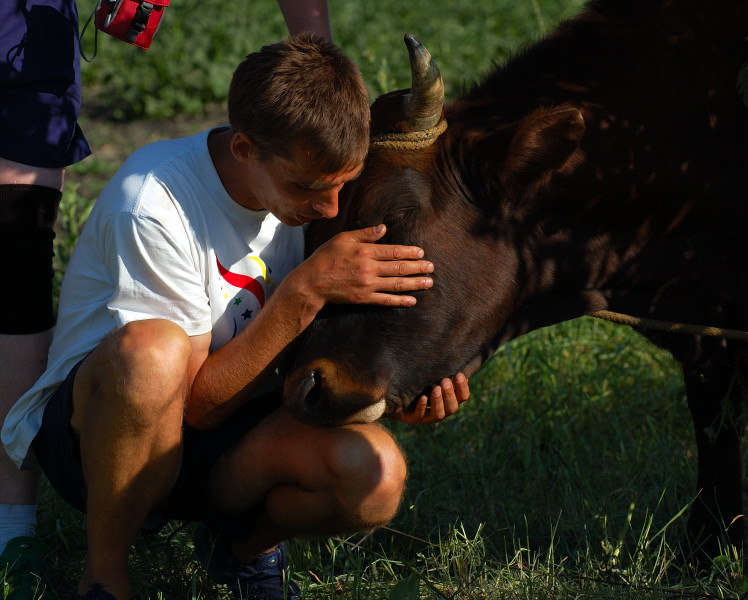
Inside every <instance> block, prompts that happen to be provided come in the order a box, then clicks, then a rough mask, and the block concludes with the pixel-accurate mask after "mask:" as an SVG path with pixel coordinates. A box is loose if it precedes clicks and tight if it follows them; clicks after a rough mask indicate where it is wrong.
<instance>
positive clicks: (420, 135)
mask: <svg viewBox="0 0 748 600" xmlns="http://www.w3.org/2000/svg"><path fill="white" fill-rule="evenodd" d="M446 130H447V120H446V119H442V120H441V121H439V122H438V123H437V124H436V126H435V127H431V128H430V129H424V130H422V131H409V132H407V133H380V134H378V135H375V136H373V137H372V138H371V141H370V142H369V144H370V146H371V147H372V148H388V149H391V150H421V149H423V148H428V147H429V146H430V145H431V144H433V143H434V142H435V141H436V138H438V137H439V136H440V135H441V134H442V133H444V132H445V131H446Z"/></svg>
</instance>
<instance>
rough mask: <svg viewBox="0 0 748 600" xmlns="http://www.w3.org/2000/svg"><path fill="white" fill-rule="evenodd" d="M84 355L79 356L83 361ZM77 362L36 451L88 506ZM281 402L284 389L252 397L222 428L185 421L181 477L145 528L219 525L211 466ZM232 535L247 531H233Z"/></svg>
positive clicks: (77, 502)
mask: <svg viewBox="0 0 748 600" xmlns="http://www.w3.org/2000/svg"><path fill="white" fill-rule="evenodd" d="M82 362H83V361H81V363H82ZM81 363H78V364H77V365H76V366H75V367H74V368H73V369H72V370H71V371H70V374H69V375H68V377H67V379H65V381H63V382H62V384H61V385H60V387H59V388H58V389H57V391H56V392H55V393H54V395H53V396H52V397H51V398H50V400H49V403H48V404H47V406H46V409H45V411H44V417H43V419H42V425H41V428H40V430H39V433H38V434H37V435H36V438H34V443H33V447H34V452H35V453H36V457H37V459H38V461H39V464H40V465H41V467H42V469H43V470H44V473H45V475H46V476H47V479H49V482H50V483H51V484H52V487H54V489H55V490H56V491H57V493H58V494H60V496H62V498H63V499H64V500H65V501H66V502H68V503H69V504H70V505H72V506H74V507H75V508H77V509H78V510H80V511H81V512H86V483H85V479H84V477H83V465H82V463H81V454H80V446H79V444H78V436H77V435H76V434H75V432H74V431H73V429H72V427H71V426H70V417H71V416H72V412H73V381H74V380H75V375H76V373H77V372H78V368H79V367H80V365H81ZM280 405H281V395H280V391H278V392H277V393H274V394H270V395H268V396H266V397H263V398H256V399H253V401H252V403H251V409H250V406H249V405H246V406H244V407H242V408H240V409H239V410H237V411H236V412H235V413H234V414H233V415H231V417H229V418H228V419H227V420H226V421H225V422H224V423H223V424H222V425H221V426H220V427H219V428H218V429H212V430H206V431H199V430H196V429H192V428H190V427H187V426H185V427H184V432H183V454H182V466H181V469H180V472H179V478H178V481H177V484H176V485H175V487H174V489H173V490H172V493H171V494H170V496H169V498H168V499H167V500H166V502H165V503H164V505H163V506H162V507H160V509H159V510H158V511H157V512H155V513H154V514H153V515H151V517H150V518H149V519H148V521H147V524H146V528H148V529H151V528H154V527H155V528H157V527H156V525H158V526H161V525H163V524H165V523H166V521H168V520H169V519H179V520H183V521H206V522H208V523H211V524H213V525H214V526H215V527H216V528H219V529H223V527H222V526H221V524H222V523H224V522H225V520H224V519H223V518H222V517H220V516H219V515H216V514H215V511H214V510H213V507H212V504H211V501H210V498H209V486H208V482H209V480H210V472H211V470H212V469H213V466H214V465H215V463H216V461H217V460H218V458H219V457H220V456H221V455H222V454H224V453H225V452H226V451H228V450H229V449H231V448H232V447H233V446H234V445H235V444H237V443H238V442H239V441H240V440H241V439H242V438H243V437H244V435H245V434H246V433H247V431H249V430H250V429H252V428H253V427H254V426H255V425H257V424H258V423H259V422H260V421H262V420H263V419H264V418H265V417H267V416H268V415H269V414H270V413H271V412H273V411H274V410H276V409H277V408H279V407H280ZM231 533H233V535H230V536H229V537H233V538H234V539H241V537H244V536H243V535H241V534H240V533H239V532H238V531H233V532H231Z"/></svg>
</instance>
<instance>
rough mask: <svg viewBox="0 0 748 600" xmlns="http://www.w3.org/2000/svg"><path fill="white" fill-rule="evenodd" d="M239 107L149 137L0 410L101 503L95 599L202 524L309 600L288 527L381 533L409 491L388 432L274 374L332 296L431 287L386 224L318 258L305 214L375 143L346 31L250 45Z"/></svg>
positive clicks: (205, 550)
mask: <svg viewBox="0 0 748 600" xmlns="http://www.w3.org/2000/svg"><path fill="white" fill-rule="evenodd" d="M228 108H229V123H230V125H229V126H224V127H217V128H214V129H211V130H209V131H204V132H202V133H199V134H197V135H194V136H192V137H187V138H183V139H177V140H169V141H163V142H157V143H154V144H151V145H148V146H146V147H145V148H142V149H140V150H138V151H137V152H135V153H134V154H133V155H132V156H131V157H130V158H129V159H128V160H127V161H126V162H125V163H124V165H123V166H122V168H121V169H120V170H119V171H118V173H117V174H116V175H115V176H114V178H113V179H112V181H111V182H110V183H109V184H108V186H107V187H106V188H105V190H104V191H103V192H102V194H101V197H100V198H99V199H98V201H97V203H96V205H95V207H94V209H93V211H92V213H91V216H90V217H89V219H88V222H87V223H86V226H85V228H84V230H83V233H82V235H81V237H80V240H79V242H78V244H77V246H76V248H75V251H74V253H73V257H72V259H71V261H70V265H69V268H68V270H67V274H66V276H65V280H64V283H63V289H62V293H61V300H60V310H59V316H58V325H57V330H56V332H55V337H54V341H53V344H52V348H51V350H50V356H49V366H48V368H47V371H46V372H45V373H44V375H43V376H42V377H41V379H40V380H39V381H38V382H37V383H36V385H35V386H34V387H33V388H32V389H31V390H30V391H29V392H28V393H27V394H26V395H25V396H24V397H23V398H21V400H20V401H19V402H18V403H17V404H16V406H15V407H14V408H13V410H12V411H11V413H10V415H9V416H8V418H7V419H6V421H5V424H4V428H3V432H2V439H3V442H4V444H5V446H6V449H7V451H8V453H9V455H10V456H11V457H12V458H13V459H14V461H15V462H16V463H17V464H18V465H19V466H20V467H23V466H29V465H31V464H34V462H35V461H38V463H39V464H40V465H41V466H42V467H43V469H44V470H45V472H46V474H47V476H48V478H49V480H50V481H51V482H52V484H53V486H54V487H55V489H56V490H57V491H58V492H59V493H60V494H61V496H62V497H64V498H65V499H66V500H67V501H68V502H69V503H70V504H72V505H73V506H75V507H76V508H78V509H80V510H82V511H85V512H86V513H87V520H86V527H87V539H88V552H87V562H86V568H85V570H84V573H83V575H82V578H81V580H80V584H79V587H78V593H79V594H80V595H81V597H83V598H87V599H89V600H91V599H94V598H103V599H110V598H118V599H119V600H126V599H127V598H129V596H130V583H129V579H128V573H127V559H128V553H129V551H130V549H131V546H132V544H133V541H134V539H135V537H136V535H137V533H138V531H139V530H140V529H141V528H157V527H159V526H160V525H161V524H163V523H164V522H165V521H166V520H168V519H170V518H177V519H182V520H190V521H196V522H198V523H199V525H198V527H197V528H196V540H195V541H196V548H197V552H198V555H199V556H200V557H201V558H202V559H203V560H204V561H205V562H206V566H207V567H208V572H209V573H210V574H211V575H212V576H213V577H214V578H215V579H216V580H217V581H219V582H223V583H227V584H229V586H230V587H231V588H232V590H233V591H234V593H235V595H236V596H237V597H242V598H282V597H287V596H290V597H295V596H296V595H297V594H298V587H297V586H296V585H295V584H294V583H293V582H290V581H288V579H287V572H288V569H287V567H286V561H285V554H284V550H283V544H282V541H283V540H284V539H288V538H289V537H291V536H298V535H331V534H337V533H345V532H353V531H357V530H361V529H365V528H369V527H372V526H376V525H378V524H381V523H384V522H386V521H388V520H389V519H391V518H392V517H393V515H394V514H395V512H396V510H397V508H398V504H399V502H400V498H401V494H402V490H403V485H404V481H405V476H406V469H405V461H404V458H403V456H402V454H401V451H400V450H399V448H398V446H397V444H396V442H395V441H394V440H393V439H392V437H391V436H390V435H389V434H388V433H387V432H386V431H385V430H384V429H383V428H381V427H380V426H379V425H377V424H368V425H357V426H346V427H339V428H325V429H320V428H314V427H310V426H307V425H303V424H301V423H299V422H297V421H295V420H294V419H293V418H292V417H290V415H289V414H288V413H287V412H286V411H285V410H284V409H283V408H281V406H280V391H279V382H278V381H276V375H275V368H276V366H277V364H278V362H279V360H280V358H281V356H282V354H283V352H284V350H285V349H286V348H287V347H288V346H289V344H290V343H291V342H292V341H293V340H294V339H295V338H296V337H297V336H298V335H299V333H300V332H301V331H302V330H303V329H304V328H305V327H306V326H307V325H308V324H309V323H310V322H311V321H312V319H313V318H314V317H315V315H316V314H317V313H318V312H319V311H320V309H322V307H323V306H325V305H326V304H327V303H351V302H362V303H372V304H388V305H391V306H399V307H403V306H411V305H413V304H414V303H415V298H414V297H413V296H410V295H408V294H407V292H409V291H415V290H423V289H427V288H429V287H430V286H431V285H432V280H431V276H430V274H431V272H432V270H433V265H432V264H431V263H429V262H428V261H427V260H425V259H424V257H423V251H422V250H421V249H419V248H415V247H405V246H387V245H382V244H375V243H373V242H376V241H377V240H378V239H380V238H381V237H382V235H383V234H384V227H376V228H368V229H362V230H359V231H351V232H345V233H342V234H340V235H338V236H336V237H335V238H333V239H332V240H330V241H329V242H328V243H327V244H326V245H324V246H323V247H321V248H320V249H319V250H318V251H317V252H316V253H315V254H314V255H312V256H311V257H310V258H308V259H307V260H304V257H303V247H304V239H303V238H304V228H303V227H302V226H303V225H304V224H305V223H308V222H310V221H312V220H315V219H320V218H328V217H333V216H335V214H336V213H337V210H338V192H339V191H340V189H341V188H342V187H343V185H344V184H345V183H346V182H347V181H349V180H351V179H353V178H354V177H356V176H357V174H358V173H359V171H360V170H361V168H362V164H363V161H364V158H365V156H366V152H367V148H368V135H369V131H368V127H369V104H368V95H367V91H366V88H365V86H364V84H363V81H362V79H361V76H360V73H359V72H358V70H357V68H356V66H355V65H354V64H353V63H352V62H351V61H350V60H349V59H347V58H346V57H345V56H344V55H343V54H342V53H341V52H340V51H339V50H338V49H337V48H336V47H335V46H333V45H332V44H330V43H328V42H326V41H324V40H322V39H319V38H315V37H313V36H311V35H305V36H300V37H296V38H292V39H291V40H289V41H288V42H283V43H279V44H275V45H272V46H267V47H265V48H263V49H262V50H261V51H259V52H256V53H253V54H251V55H249V56H248V57H247V59H246V60H245V61H244V62H243V63H242V64H241V65H240V66H239V67H238V68H237V70H236V72H235V74H234V77H233V80H232V83H231V88H230V92H229V101H228ZM395 292H397V293H395ZM402 292H406V293H402ZM468 395H469V390H468V385H467V380H466V379H465V377H464V376H462V375H458V376H457V377H455V379H454V381H451V380H449V379H445V380H444V381H443V382H442V384H441V386H439V387H437V388H435V389H434V391H433V392H432V394H431V398H430V407H431V408H430V410H431V411H432V412H431V414H424V412H423V410H421V412H420V413H419V414H416V415H413V416H412V418H411V420H412V421H424V422H429V421H434V420H435V417H434V414H439V415H442V414H451V413H452V412H454V411H455V410H456V409H457V406H458V405H459V403H460V402H462V401H464V400H466V399H467V397H468ZM420 406H425V404H421V405H420Z"/></svg>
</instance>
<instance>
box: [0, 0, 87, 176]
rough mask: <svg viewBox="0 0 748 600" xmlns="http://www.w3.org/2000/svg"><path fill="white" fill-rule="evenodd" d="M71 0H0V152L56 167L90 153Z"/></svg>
mask: <svg viewBox="0 0 748 600" xmlns="http://www.w3.org/2000/svg"><path fill="white" fill-rule="evenodd" d="M80 105H81V79H80V54H79V41H78V12H77V10H76V7H75V0H0V157H2V158H5V159H7V160H12V161H15V162H18V163H22V164H25V165H31V166H35V167H47V168H61V167H66V166H68V165H72V164H73V163H76V162H78V161H79V160H83V159H84V158H86V156H88V155H89V154H91V150H90V149H89V147H88V143H87V142H86V139H85V138H84V137H83V132H82V131H81V129H80V127H79V126H78V112H79V110H80Z"/></svg>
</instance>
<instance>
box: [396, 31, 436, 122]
mask: <svg viewBox="0 0 748 600" xmlns="http://www.w3.org/2000/svg"><path fill="white" fill-rule="evenodd" d="M405 45H406V46H407V47H408V55H409V56H410V76H411V86H410V93H409V94H408V95H407V96H405V117H406V118H407V119H408V125H409V126H410V128H411V130H413V131H424V130H425V129H431V128H432V127H435V126H436V125H437V124H438V123H439V121H440V119H441V116H442V107H443V105H444V82H443V81H442V74H441V72H440V71H439V67H438V66H437V65H436V62H434V59H433V58H431V54H430V53H429V51H428V50H426V47H425V46H424V45H423V44H422V43H421V42H419V41H418V40H417V39H416V38H414V37H413V36H412V35H410V34H406V35H405Z"/></svg>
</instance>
